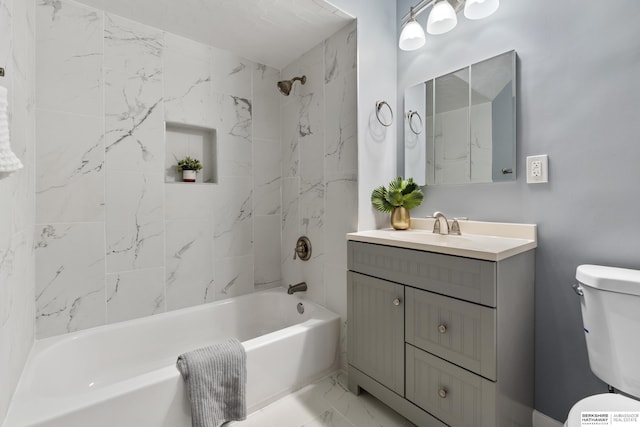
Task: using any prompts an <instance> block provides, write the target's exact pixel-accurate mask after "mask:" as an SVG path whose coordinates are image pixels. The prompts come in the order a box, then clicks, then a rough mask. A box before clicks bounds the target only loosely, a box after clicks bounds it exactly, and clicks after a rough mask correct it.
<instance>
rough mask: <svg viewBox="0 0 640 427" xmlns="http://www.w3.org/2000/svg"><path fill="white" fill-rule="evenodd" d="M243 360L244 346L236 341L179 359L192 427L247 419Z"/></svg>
mask: <svg viewBox="0 0 640 427" xmlns="http://www.w3.org/2000/svg"><path fill="white" fill-rule="evenodd" d="M246 361H247V355H246V353H245V351H244V347H243V346H242V344H241V343H240V341H238V340H237V339H235V338H232V339H229V340H227V341H223V342H219V343H216V344H213V345H211V346H209V347H204V348H200V349H198V350H194V351H190V352H188V353H184V354H181V355H180V356H178V361H177V362H176V366H177V367H178V371H180V374H182V378H183V379H184V382H185V386H186V387H187V393H188V394H189V400H190V401H191V425H192V426H193V427H218V426H220V425H222V424H224V423H225V422H228V421H239V420H244V419H245V418H246V417H247V404H246V398H245V397H246V385H247V366H246Z"/></svg>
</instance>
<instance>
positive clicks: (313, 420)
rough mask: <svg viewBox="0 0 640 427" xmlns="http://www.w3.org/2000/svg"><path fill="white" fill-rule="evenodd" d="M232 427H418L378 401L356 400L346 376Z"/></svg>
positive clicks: (366, 396) (334, 377) (322, 382)
mask: <svg viewBox="0 0 640 427" xmlns="http://www.w3.org/2000/svg"><path fill="white" fill-rule="evenodd" d="M229 425H230V426H231V427H258V426H260V427H272V426H273V427H276V426H277V427H415V426H414V425H413V424H412V423H411V422H409V421H408V420H406V419H405V418H403V417H401V416H400V415H399V414H398V413H396V412H394V411H393V410H392V409H390V408H389V407H387V406H386V405H385V404H383V403H382V402H380V401H379V400H377V399H375V398H374V397H373V396H371V395H369V394H367V393H362V394H361V395H360V396H356V395H355V394H353V393H351V392H350V391H349V390H348V389H347V386H346V377H345V375H344V374H343V373H335V374H331V375H329V376H326V377H324V378H322V379H320V380H318V381H316V382H314V383H312V384H309V385H308V386H306V387H304V388H302V389H300V390H298V391H296V392H295V393H291V394H288V395H286V396H284V397H282V398H281V399H280V400H277V401H275V402H273V403H272V404H270V405H268V406H266V407H264V408H262V409H260V410H258V411H255V412H253V413H252V414H250V415H249V416H248V417H247V419H246V420H245V421H241V422H234V423H230V424H229Z"/></svg>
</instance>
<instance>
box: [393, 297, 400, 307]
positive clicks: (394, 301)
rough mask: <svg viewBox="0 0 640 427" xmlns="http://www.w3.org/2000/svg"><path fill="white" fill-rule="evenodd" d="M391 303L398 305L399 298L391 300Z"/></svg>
mask: <svg viewBox="0 0 640 427" xmlns="http://www.w3.org/2000/svg"><path fill="white" fill-rule="evenodd" d="M393 305H395V306H398V305H400V298H396V299H394V300H393Z"/></svg>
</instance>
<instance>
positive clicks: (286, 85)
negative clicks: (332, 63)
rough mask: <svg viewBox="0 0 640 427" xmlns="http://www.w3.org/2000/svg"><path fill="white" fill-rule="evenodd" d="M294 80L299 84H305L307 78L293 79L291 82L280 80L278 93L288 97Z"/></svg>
mask: <svg viewBox="0 0 640 427" xmlns="http://www.w3.org/2000/svg"><path fill="white" fill-rule="evenodd" d="M296 80H300V83H302V84H305V83H306V82H307V76H302V77H294V78H292V79H291V80H281V81H279V82H278V89H279V90H280V93H281V94H283V95H284V96H289V94H290V93H291V88H292V87H293V83H294V82H295V81H296Z"/></svg>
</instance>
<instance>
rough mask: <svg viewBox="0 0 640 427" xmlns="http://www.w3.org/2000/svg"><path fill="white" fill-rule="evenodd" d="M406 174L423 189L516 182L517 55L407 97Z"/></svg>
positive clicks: (492, 61) (486, 62)
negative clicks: (427, 187) (439, 186)
mask: <svg viewBox="0 0 640 427" xmlns="http://www.w3.org/2000/svg"><path fill="white" fill-rule="evenodd" d="M404 107H405V115H404V159H405V161H404V168H405V170H404V174H405V176H406V177H413V178H414V180H416V181H417V182H418V183H419V184H420V185H424V184H427V185H435V184H467V183H489V182H502V181H515V179H516V53H515V51H510V52H506V53H503V54H501V55H498V56H495V57H493V58H489V59H487V60H484V61H481V62H478V63H476V64H472V65H470V66H468V67H465V68H462V69H460V70H457V71H454V72H451V73H449V74H446V75H444V76H439V77H436V78H434V79H430V80H427V81H425V82H423V83H419V84H417V85H414V86H411V87H408V88H407V89H406V90H405V93H404Z"/></svg>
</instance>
